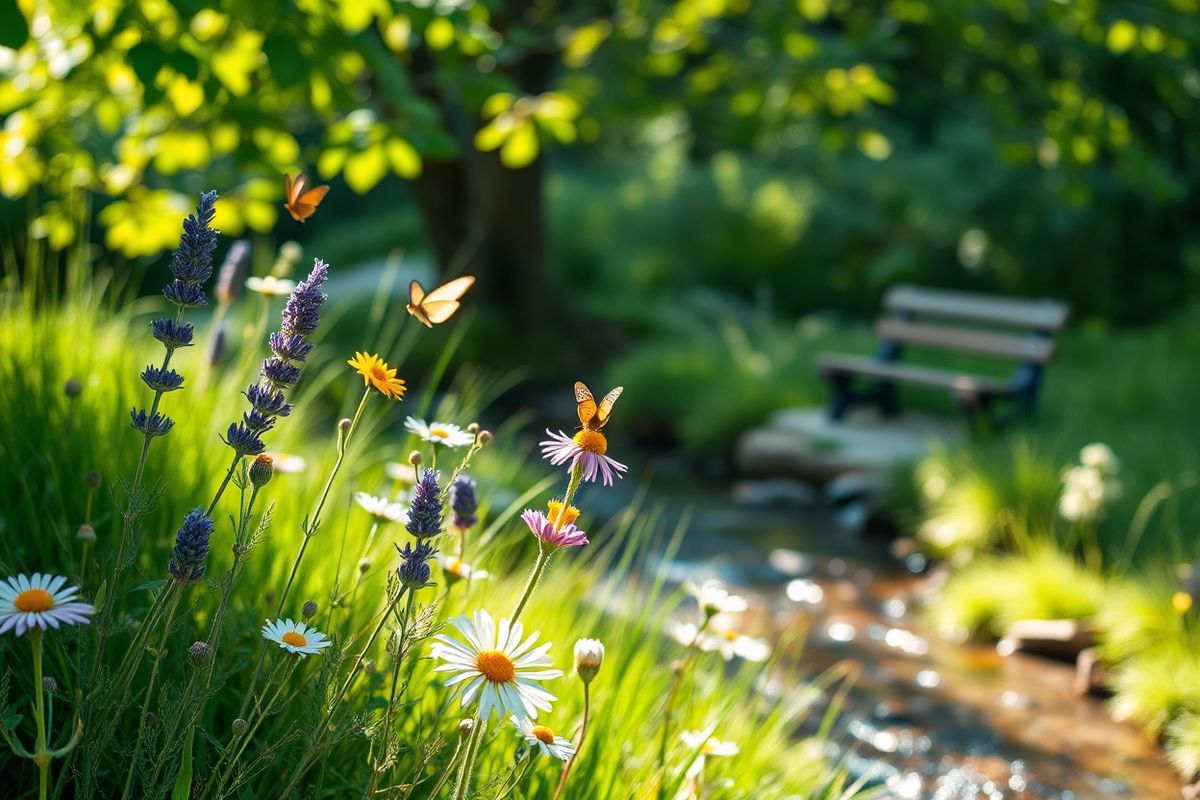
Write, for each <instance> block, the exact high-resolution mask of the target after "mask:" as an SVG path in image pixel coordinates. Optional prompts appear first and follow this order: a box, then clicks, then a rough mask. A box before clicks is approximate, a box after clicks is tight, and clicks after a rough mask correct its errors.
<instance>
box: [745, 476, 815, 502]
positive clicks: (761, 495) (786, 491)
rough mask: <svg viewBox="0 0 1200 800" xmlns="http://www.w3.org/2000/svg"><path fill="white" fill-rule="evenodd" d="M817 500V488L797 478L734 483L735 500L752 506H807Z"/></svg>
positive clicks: (760, 479) (762, 479)
mask: <svg viewBox="0 0 1200 800" xmlns="http://www.w3.org/2000/svg"><path fill="white" fill-rule="evenodd" d="M816 500H817V491H816V489H814V488H813V487H812V486H811V485H809V484H807V483H804V482H803V481H798V480H796V479H795V478H759V479H756V480H744V481H738V482H737V483H735V484H734V485H733V502H735V503H737V504H738V505H740V506H749V507H751V508H807V507H809V506H812V505H813V504H814V503H815V502H816Z"/></svg>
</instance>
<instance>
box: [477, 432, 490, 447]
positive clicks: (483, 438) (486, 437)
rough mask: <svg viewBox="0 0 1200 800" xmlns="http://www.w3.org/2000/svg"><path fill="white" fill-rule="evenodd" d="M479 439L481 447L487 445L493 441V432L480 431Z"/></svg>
mask: <svg viewBox="0 0 1200 800" xmlns="http://www.w3.org/2000/svg"><path fill="white" fill-rule="evenodd" d="M477 438H478V439H479V443H480V444H481V445H483V444H487V443H488V442H490V441H491V440H492V432H491V431H480V432H479V436H478V437H477Z"/></svg>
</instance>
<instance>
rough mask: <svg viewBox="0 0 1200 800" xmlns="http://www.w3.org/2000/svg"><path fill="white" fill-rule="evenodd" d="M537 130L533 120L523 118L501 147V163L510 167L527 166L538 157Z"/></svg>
mask: <svg viewBox="0 0 1200 800" xmlns="http://www.w3.org/2000/svg"><path fill="white" fill-rule="evenodd" d="M538 149H539V145H538V137H537V130H536V129H535V128H534V127H533V122H531V121H530V120H528V119H523V120H521V121H520V122H519V123H518V124H517V126H516V127H515V128H513V129H512V132H511V133H510V134H509V135H508V138H507V139H505V141H504V144H503V145H502V146H501V147H500V163H502V164H504V166H506V167H508V168H509V169H520V168H521V167H527V166H529V165H530V164H532V163H533V162H534V160H535V159H536V158H537V157H538Z"/></svg>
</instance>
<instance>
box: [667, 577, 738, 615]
mask: <svg viewBox="0 0 1200 800" xmlns="http://www.w3.org/2000/svg"><path fill="white" fill-rule="evenodd" d="M683 588H684V591H686V592H687V593H688V594H690V595H691V596H692V597H694V598H696V603H697V604H698V605H699V606H700V610H701V611H702V612H704V615H705V616H708V617H711V616H713V615H714V614H740V613H741V612H743V611H745V610H746V609H747V608H749V607H750V604H749V603H747V602H746V598H744V597H741V596H739V595H736V594H730V593H729V591H728V590H727V589H726V588H725V584H723V583H721V582H720V581H717V580H707V581H705V582H704V583H701V584H699V585H697V584H695V583H693V582H692V581H688V582H687V583H685V584H684V585H683Z"/></svg>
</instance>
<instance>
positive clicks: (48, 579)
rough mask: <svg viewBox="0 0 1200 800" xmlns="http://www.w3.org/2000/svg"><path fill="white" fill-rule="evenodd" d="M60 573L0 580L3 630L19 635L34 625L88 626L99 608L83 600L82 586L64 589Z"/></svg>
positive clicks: (64, 579) (0, 611)
mask: <svg viewBox="0 0 1200 800" xmlns="http://www.w3.org/2000/svg"><path fill="white" fill-rule="evenodd" d="M66 582H67V579H66V578H64V577H62V576H61V575H43V574H41V573H40V572H35V573H34V574H33V575H18V576H16V577H15V578H5V579H4V580H3V581H0V633H8V632H9V631H11V630H16V632H17V636H20V635H22V634H23V633H25V631H27V630H31V629H33V628H41V629H42V630H47V629H48V628H57V627H58V626H60V625H86V624H87V623H88V622H89V621H90V620H89V619H88V617H90V616H91V615H92V614H94V613H96V609H94V608H92V606H91V604H90V603H84V602H81V601H80V600H79V599H78V598H79V587H78V586H70V587H67V588H65V589H64V588H63V584H64V583H66Z"/></svg>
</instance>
